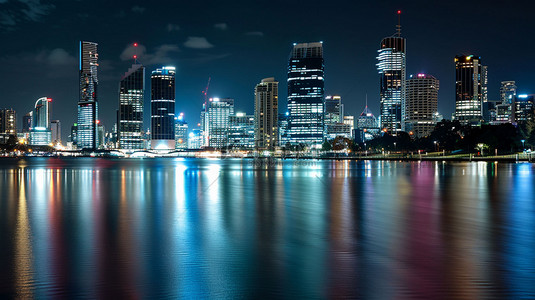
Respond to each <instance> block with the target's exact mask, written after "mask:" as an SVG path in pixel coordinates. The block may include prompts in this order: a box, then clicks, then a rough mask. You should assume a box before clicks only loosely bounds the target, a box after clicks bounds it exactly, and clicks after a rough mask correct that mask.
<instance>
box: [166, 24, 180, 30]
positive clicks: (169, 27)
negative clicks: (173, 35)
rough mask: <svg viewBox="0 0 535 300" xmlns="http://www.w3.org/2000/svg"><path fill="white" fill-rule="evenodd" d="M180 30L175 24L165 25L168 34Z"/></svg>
mask: <svg viewBox="0 0 535 300" xmlns="http://www.w3.org/2000/svg"><path fill="white" fill-rule="evenodd" d="M179 30H180V26H179V25H177V24H171V23H169V24H167V31H169V32H172V31H179Z"/></svg>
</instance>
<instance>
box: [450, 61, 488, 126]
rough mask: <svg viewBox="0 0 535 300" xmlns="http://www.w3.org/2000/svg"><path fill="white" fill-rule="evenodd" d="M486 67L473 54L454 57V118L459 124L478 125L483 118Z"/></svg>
mask: <svg viewBox="0 0 535 300" xmlns="http://www.w3.org/2000/svg"><path fill="white" fill-rule="evenodd" d="M486 77H487V72H486V68H484V66H483V65H481V58H480V57H478V56H474V55H461V56H456V57H455V119H456V120H459V122H461V124H465V125H478V124H480V123H481V121H482V120H483V102H484V101H485V100H486V99H487V95H486V82H487V78H486Z"/></svg>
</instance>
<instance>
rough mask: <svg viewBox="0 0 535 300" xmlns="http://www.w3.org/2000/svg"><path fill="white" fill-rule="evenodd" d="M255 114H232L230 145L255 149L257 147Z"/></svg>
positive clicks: (229, 135) (244, 148)
mask: <svg viewBox="0 0 535 300" xmlns="http://www.w3.org/2000/svg"><path fill="white" fill-rule="evenodd" d="M255 125H256V124H255V116H254V115H246V114H245V113H236V114H235V115H233V116H230V130H229V134H228V143H229V147H231V148H237V149H243V150H253V149H254V148H255V139H256V132H257V131H256V126H255Z"/></svg>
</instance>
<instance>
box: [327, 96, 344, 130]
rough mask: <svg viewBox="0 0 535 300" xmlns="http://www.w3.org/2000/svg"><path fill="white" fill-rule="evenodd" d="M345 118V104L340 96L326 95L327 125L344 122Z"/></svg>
mask: <svg viewBox="0 0 535 300" xmlns="http://www.w3.org/2000/svg"><path fill="white" fill-rule="evenodd" d="M343 118H344V105H343V104H342V97H340V96H326V97H325V125H326V126H327V125H329V124H337V123H342V122H343Z"/></svg>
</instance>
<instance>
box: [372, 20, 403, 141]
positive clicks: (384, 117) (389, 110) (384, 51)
mask: <svg viewBox="0 0 535 300" xmlns="http://www.w3.org/2000/svg"><path fill="white" fill-rule="evenodd" d="M398 14H399V12H398ZM377 52H378V55H377V70H378V71H379V83H380V85H379V86H380V90H379V93H380V97H381V100H380V101H381V105H380V110H381V115H380V123H381V124H380V125H381V129H382V130H385V131H386V132H389V133H390V134H393V135H395V134H397V132H399V131H402V130H404V129H405V128H404V124H403V121H402V120H403V119H404V110H403V108H404V106H405V77H406V68H407V62H406V40H405V39H404V38H402V37H401V26H400V25H398V26H397V33H396V34H395V35H394V36H391V37H386V38H384V39H383V40H382V41H381V44H380V49H379V50H378V51H377Z"/></svg>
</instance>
